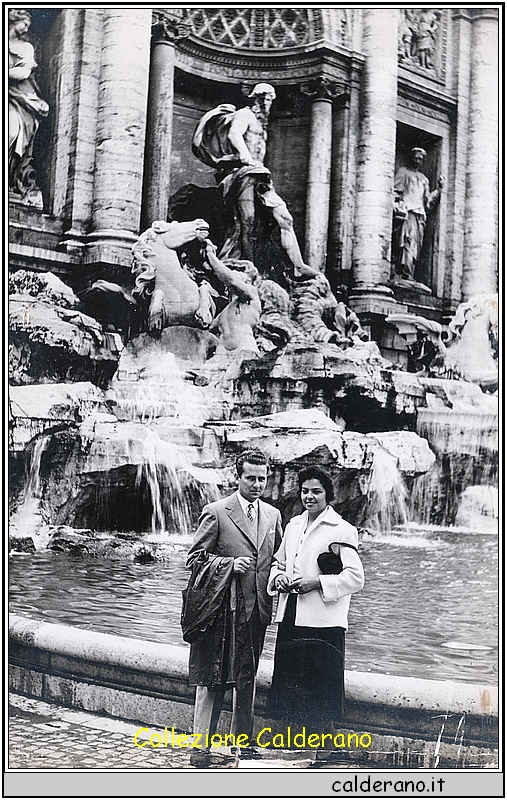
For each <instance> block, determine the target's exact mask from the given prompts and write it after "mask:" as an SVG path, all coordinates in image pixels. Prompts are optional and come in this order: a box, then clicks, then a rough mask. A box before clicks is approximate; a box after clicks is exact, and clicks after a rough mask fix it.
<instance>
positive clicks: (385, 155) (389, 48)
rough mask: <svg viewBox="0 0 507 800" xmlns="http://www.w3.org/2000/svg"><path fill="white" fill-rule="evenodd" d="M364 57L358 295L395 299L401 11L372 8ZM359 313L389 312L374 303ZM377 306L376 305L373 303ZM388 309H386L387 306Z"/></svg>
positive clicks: (356, 249)
mask: <svg viewBox="0 0 507 800" xmlns="http://www.w3.org/2000/svg"><path fill="white" fill-rule="evenodd" d="M363 14H364V30H363V52H364V55H365V57H366V61H365V65H364V76H363V93H362V108H363V111H362V125H361V134H360V139H359V146H358V171H357V183H356V211H355V217H356V219H355V230H354V250H353V258H352V265H353V271H354V290H353V294H354V295H356V296H357V295H358V294H360V295H363V296H366V295H369V296H370V297H374V296H375V295H380V296H382V295H383V296H384V298H386V296H391V295H392V291H391V290H390V289H389V288H388V287H387V283H388V282H389V279H390V274H391V264H390V251H391V231H392V214H393V211H392V209H393V180H394V166H395V151H396V106H397V80H398V37H397V22H398V12H397V10H395V9H385V8H366V9H364V11H363ZM350 300H351V305H353V306H354V305H355V307H356V309H357V310H361V311H364V312H366V311H368V310H370V311H376V310H378V312H379V313H382V312H385V311H387V310H388V309H387V308H385V309H384V308H380V307H379V308H378V309H375V308H373V307H372V303H371V302H369V301H368V302H366V304H364V303H357V302H356V303H354V302H352V297H351V298H350ZM372 302H373V305H375V301H372ZM384 305H385V304H384Z"/></svg>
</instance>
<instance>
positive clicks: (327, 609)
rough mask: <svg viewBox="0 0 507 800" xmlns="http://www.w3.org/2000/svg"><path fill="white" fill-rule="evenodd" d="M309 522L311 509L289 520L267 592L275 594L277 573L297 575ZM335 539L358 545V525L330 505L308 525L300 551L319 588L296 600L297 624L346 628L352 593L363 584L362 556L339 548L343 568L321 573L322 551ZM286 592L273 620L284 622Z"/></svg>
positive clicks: (304, 570)
mask: <svg viewBox="0 0 507 800" xmlns="http://www.w3.org/2000/svg"><path fill="white" fill-rule="evenodd" d="M307 523H308V512H307V511H305V512H304V513H303V514H300V515H299V516H297V517H293V518H292V519H291V520H290V522H289V523H288V525H287V527H286V529H285V533H284V535H283V539H282V543H281V545H280V547H279V548H278V550H277V552H276V553H275V555H274V557H273V558H274V560H273V565H272V567H271V572H270V575H269V580H268V594H270V595H276V594H278V592H277V591H276V589H275V588H274V581H275V579H276V577H277V575H288V576H289V578H291V579H293V578H294V560H295V557H296V552H297V547H298V542H299V540H300V538H301V534H302V533H303V531H304V530H305V528H306V525H307ZM332 542H347V544H352V545H354V547H356V548H357V542H358V538H357V529H356V528H354V526H353V525H351V524H350V523H349V522H346V521H345V520H344V519H343V518H342V517H341V516H340V515H339V514H337V512H336V511H335V510H334V509H333V508H331V506H327V508H326V509H325V510H324V511H323V512H322V514H320V515H319V516H318V517H317V519H315V520H314V521H313V522H312V523H311V524H310V525H309V527H308V530H307V532H306V535H305V538H304V541H303V544H302V546H301V551H300V554H299V568H300V570H301V573H302V574H303V575H305V576H311V577H312V578H313V577H314V578H317V577H318V578H319V580H320V591H318V590H315V591H312V592H307V593H306V594H298V595H297V600H296V625H301V626H308V627H312V628H334V627H338V626H339V627H341V628H345V630H347V617H348V611H349V603H350V595H351V594H352V593H353V592H357V591H359V589H362V588H363V584H364V572H363V566H362V564H361V560H360V558H359V556H358V555H357V553H356V552H355V551H354V550H352V549H351V548H350V547H341V548H340V558H341V560H342V564H343V571H342V572H341V573H340V574H339V575H322V573H321V572H320V569H319V566H318V564H317V557H318V556H319V555H320V553H323V552H325V551H327V550H328V548H329V545H330V544H331V543H332ZM287 599H288V595H287V593H284V592H281V593H280V595H279V599H278V608H277V609H276V614H275V617H274V620H273V621H274V622H281V621H282V619H283V616H284V613H285V608H286V606H287Z"/></svg>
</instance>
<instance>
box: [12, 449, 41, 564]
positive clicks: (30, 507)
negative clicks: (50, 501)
mask: <svg viewBox="0 0 507 800" xmlns="http://www.w3.org/2000/svg"><path fill="white" fill-rule="evenodd" d="M50 441H51V434H42V435H41V436H39V437H38V438H36V439H35V441H34V444H33V448H32V450H31V453H30V460H29V462H28V464H27V466H26V482H25V488H24V493H23V498H22V500H21V503H20V505H19V506H18V508H17V509H16V511H15V513H14V514H13V516H12V518H11V520H10V525H11V526H12V528H13V529H14V530H15V531H17V532H18V534H19V535H21V536H23V535H25V534H26V535H27V536H28V535H31V536H32V539H33V541H34V544H35V546H36V548H37V549H39V548H40V549H43V548H44V547H45V546H46V545H47V541H48V538H49V537H48V536H47V534H46V535H44V534H43V533H42V529H43V525H44V519H43V517H42V514H41V510H40V507H41V502H40V501H41V464H42V457H43V454H44V452H45V450H46V449H47V447H48V445H49V442H50Z"/></svg>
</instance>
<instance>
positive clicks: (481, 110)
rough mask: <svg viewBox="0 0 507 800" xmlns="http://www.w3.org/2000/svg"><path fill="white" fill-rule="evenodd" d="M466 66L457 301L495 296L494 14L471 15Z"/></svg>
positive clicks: (490, 11)
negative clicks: (464, 159) (461, 243)
mask: <svg viewBox="0 0 507 800" xmlns="http://www.w3.org/2000/svg"><path fill="white" fill-rule="evenodd" d="M470 56H471V63H470V114H469V122H468V154H467V182H466V206H465V242H464V254H463V278H462V287H461V292H462V298H463V300H468V298H469V297H472V296H473V295H474V294H481V293H483V292H496V289H497V284H496V276H497V263H498V262H497V259H498V249H497V247H498V245H497V242H498V10H497V9H494V8H477V9H474V16H473V20H472V47H471V53H470Z"/></svg>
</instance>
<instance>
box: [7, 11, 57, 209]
mask: <svg viewBox="0 0 507 800" xmlns="http://www.w3.org/2000/svg"><path fill="white" fill-rule="evenodd" d="M31 22H32V17H31V15H30V14H29V13H28V11H26V10H24V9H16V8H13V9H11V10H10V11H9V190H10V191H11V192H13V194H15V195H18V196H19V197H20V199H22V200H23V202H24V203H27V204H29V205H33V206H36V207H38V208H42V194H41V191H40V189H39V188H38V187H37V183H36V176H35V170H34V168H33V165H32V152H33V142H34V139H35V134H36V133H37V129H38V127H39V124H40V121H41V119H43V118H44V117H47V115H48V112H49V106H48V104H47V103H46V101H45V100H43V99H42V97H41V94H40V90H39V87H38V86H37V83H36V81H35V78H34V76H33V73H34V70H35V69H36V67H37V63H36V61H35V52H34V49H33V46H32V45H31V44H30V42H28V41H26V40H25V38H24V37H25V36H26V34H27V33H28V30H29V28H30V25H31Z"/></svg>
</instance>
